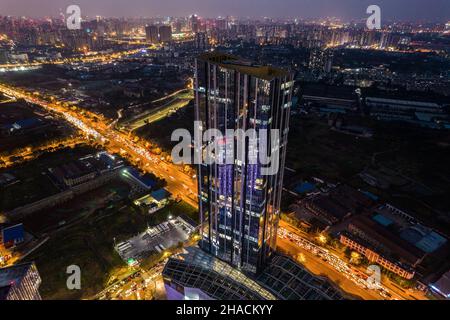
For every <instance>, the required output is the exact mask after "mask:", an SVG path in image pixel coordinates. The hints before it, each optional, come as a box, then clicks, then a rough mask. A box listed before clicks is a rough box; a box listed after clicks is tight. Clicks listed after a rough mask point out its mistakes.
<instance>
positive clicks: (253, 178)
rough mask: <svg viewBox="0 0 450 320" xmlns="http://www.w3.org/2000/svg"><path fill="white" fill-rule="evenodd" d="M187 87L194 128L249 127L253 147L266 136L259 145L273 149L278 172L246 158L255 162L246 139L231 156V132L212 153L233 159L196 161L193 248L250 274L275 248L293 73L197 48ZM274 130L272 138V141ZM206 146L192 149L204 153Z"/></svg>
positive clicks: (236, 128) (235, 144)
mask: <svg viewBox="0 0 450 320" xmlns="http://www.w3.org/2000/svg"><path fill="white" fill-rule="evenodd" d="M195 84H196V110H195V111H196V120H197V121H199V122H200V123H201V125H200V127H201V128H200V129H201V130H207V129H216V130H218V131H220V132H221V133H222V134H223V135H224V136H226V131H227V130H235V131H236V130H239V129H241V130H243V131H247V130H248V129H254V130H255V132H257V133H258V134H259V135H258V137H259V138H258V147H259V144H260V143H261V139H263V138H266V141H270V142H269V144H270V146H269V147H268V148H267V150H269V153H272V154H276V159H275V161H278V164H279V166H278V170H276V172H273V174H265V173H263V167H264V165H263V164H261V163H260V162H259V161H258V162H257V163H251V162H250V161H249V159H250V155H251V154H252V155H253V156H254V155H255V153H256V154H257V158H258V160H261V158H262V157H263V156H264V155H263V154H262V152H260V148H256V149H257V150H255V148H252V147H251V144H250V143H249V140H247V139H246V140H245V142H243V144H242V146H243V147H244V148H243V150H244V152H243V153H244V157H238V154H239V152H237V150H236V149H237V147H236V146H238V145H239V141H236V140H238V139H239V137H238V136H234V137H232V138H231V139H230V137H229V136H226V138H225V139H223V141H221V142H220V143H219V144H221V145H222V146H223V148H221V149H220V150H219V151H218V154H217V155H215V157H216V159H218V158H220V157H225V158H227V159H229V155H230V154H231V157H232V160H233V161H231V162H230V161H226V162H225V163H224V162H220V161H216V162H215V163H213V164H210V162H208V163H205V162H202V164H199V165H198V186H199V207H200V219H201V221H202V228H201V232H202V240H201V242H200V246H201V247H202V248H203V249H204V250H206V251H207V252H209V253H210V254H212V255H214V256H216V257H218V258H219V259H221V260H223V261H226V262H228V263H230V264H231V265H233V266H235V267H237V268H238V269H240V270H242V271H244V272H246V273H248V274H257V273H258V272H259V271H260V270H261V269H262V268H263V267H264V265H265V263H266V261H267V259H268V258H269V257H270V256H271V255H272V253H273V252H274V250H275V245H276V244H275V242H276V234H277V227H278V221H279V214H280V201H281V191H282V186H283V172H284V162H285V155H286V144H287V135H288V128H289V114H290V107H291V99H292V89H293V76H292V74H291V73H289V72H287V71H284V70H281V69H277V68H274V67H270V66H261V65H257V64H254V63H251V62H247V61H243V60H240V59H239V58H237V57H234V56H231V55H228V54H221V53H205V54H203V55H201V56H200V57H198V58H197V60H196V77H195ZM275 131H277V132H278V133H279V138H278V139H276V140H273V139H272V138H273V137H272V135H274V132H275ZM262 135H266V136H265V137H263V136H262ZM273 141H275V142H273ZM208 143H210V142H205V143H203V144H202V145H201V146H197V148H196V149H202V152H203V153H205V152H206V150H208V149H207V144H208ZM197 151H198V150H197ZM224 154H225V155H224ZM241 154H242V153H241ZM273 161H274V159H272V162H273ZM218 162H219V163H218ZM221 163H222V164H221Z"/></svg>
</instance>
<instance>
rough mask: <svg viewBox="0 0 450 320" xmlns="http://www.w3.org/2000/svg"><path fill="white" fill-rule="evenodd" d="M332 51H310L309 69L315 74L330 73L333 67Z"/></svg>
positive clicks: (317, 49)
mask: <svg viewBox="0 0 450 320" xmlns="http://www.w3.org/2000/svg"><path fill="white" fill-rule="evenodd" d="M333 57H334V52H333V50H332V49H319V48H316V49H312V50H311V53H310V56H309V69H310V70H311V72H313V73H315V74H318V75H319V74H323V73H330V72H331V68H332V67H333Z"/></svg>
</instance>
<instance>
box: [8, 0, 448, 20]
mask: <svg viewBox="0 0 450 320" xmlns="http://www.w3.org/2000/svg"><path fill="white" fill-rule="evenodd" d="M72 4H76V5H78V6H80V8H81V10H82V15H83V16H88V17H95V16H97V15H99V16H105V17H157V16H162V17H164V16H189V15H191V14H198V15H200V16H203V17H217V16H236V17H250V18H262V17H270V18H300V19H314V18H323V17H337V18H340V19H342V20H345V21H358V20H364V19H366V18H367V14H366V8H367V7H368V6H369V5H372V4H376V5H378V6H380V8H381V11H382V17H383V19H385V20H396V21H420V22H444V21H446V20H448V12H450V3H449V2H448V1H446V0H431V1H428V2H426V3H425V2H423V1H420V0H412V1H406V0H396V1H387V0H378V1H375V2H374V1H370V0H362V1H360V0H345V1H339V3H337V1H334V0H319V1H312V0H281V1H279V5H278V6H272V3H271V1H269V0H258V1H256V0H247V1H245V3H242V2H241V1H237V0H230V1H227V2H226V3H223V2H222V3H221V2H219V1H216V0H213V1H207V0H188V1H181V0H170V1H167V2H164V3H163V2H161V1H159V0H150V1H144V0H132V1H131V2H130V1H128V2H126V3H124V2H122V1H118V0H113V1H107V2H104V1H103V0H100V1H95V2H93V1H87V0H79V1H77V2H76V3H74V1H70V0H44V1H41V2H40V5H39V7H33V6H29V4H28V1H27V0H18V1H13V0H0V11H1V12H0V15H10V16H26V17H34V18H36V17H56V16H58V15H59V14H60V13H63V12H65V9H66V8H67V7H68V6H69V5H72Z"/></svg>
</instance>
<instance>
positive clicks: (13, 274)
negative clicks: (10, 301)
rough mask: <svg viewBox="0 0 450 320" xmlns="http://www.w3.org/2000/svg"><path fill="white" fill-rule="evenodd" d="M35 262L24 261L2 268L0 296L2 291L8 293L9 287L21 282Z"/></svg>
mask: <svg viewBox="0 0 450 320" xmlns="http://www.w3.org/2000/svg"><path fill="white" fill-rule="evenodd" d="M32 266H33V263H22V264H17V265H14V266H11V267H6V268H1V269H0V296H1V292H3V293H8V291H9V288H10V287H11V286H13V285H16V284H19V283H20V282H21V281H22V278H23V277H24V276H25V275H26V274H27V272H28V270H29V269H30V268H31V267H32ZM0 300H1V298H0Z"/></svg>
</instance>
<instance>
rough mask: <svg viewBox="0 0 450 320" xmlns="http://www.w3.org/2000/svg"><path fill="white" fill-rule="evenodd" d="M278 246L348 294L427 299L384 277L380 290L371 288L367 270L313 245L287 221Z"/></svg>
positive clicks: (366, 297)
mask: <svg viewBox="0 0 450 320" xmlns="http://www.w3.org/2000/svg"><path fill="white" fill-rule="evenodd" d="M277 245H278V246H279V248H281V249H282V250H283V251H285V252H287V253H288V254H289V255H291V256H293V257H294V258H296V259H297V260H298V261H300V262H301V263H302V264H303V265H304V266H305V267H306V268H307V269H308V270H310V271H311V272H313V273H314V274H323V275H327V276H328V277H329V278H330V280H332V281H333V282H335V283H337V284H339V286H340V287H341V288H342V289H343V290H344V291H346V292H349V293H351V294H354V295H357V296H360V297H361V298H363V299H369V300H373V299H395V300H412V299H416V300H426V297H425V295H424V294H423V293H422V292H420V291H417V290H403V289H401V288H399V287H398V285H396V284H394V283H392V282H391V281H390V280H389V279H387V278H386V277H385V276H383V275H382V277H381V283H380V284H379V286H378V288H377V289H376V290H374V289H369V288H368V287H367V285H366V284H367V282H366V280H365V279H366V278H367V277H368V275H367V274H366V272H365V271H366V270H363V269H361V268H357V267H355V266H352V265H349V264H348V263H347V262H346V261H344V258H343V257H342V256H340V253H338V252H337V251H334V250H331V249H329V248H324V247H322V246H319V245H317V244H315V243H312V242H311V241H310V239H308V237H307V235H306V234H305V233H303V232H302V231H301V230H298V229H297V228H295V227H293V226H291V225H289V224H287V223H286V222H284V221H280V228H279V234H278V242H277Z"/></svg>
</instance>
